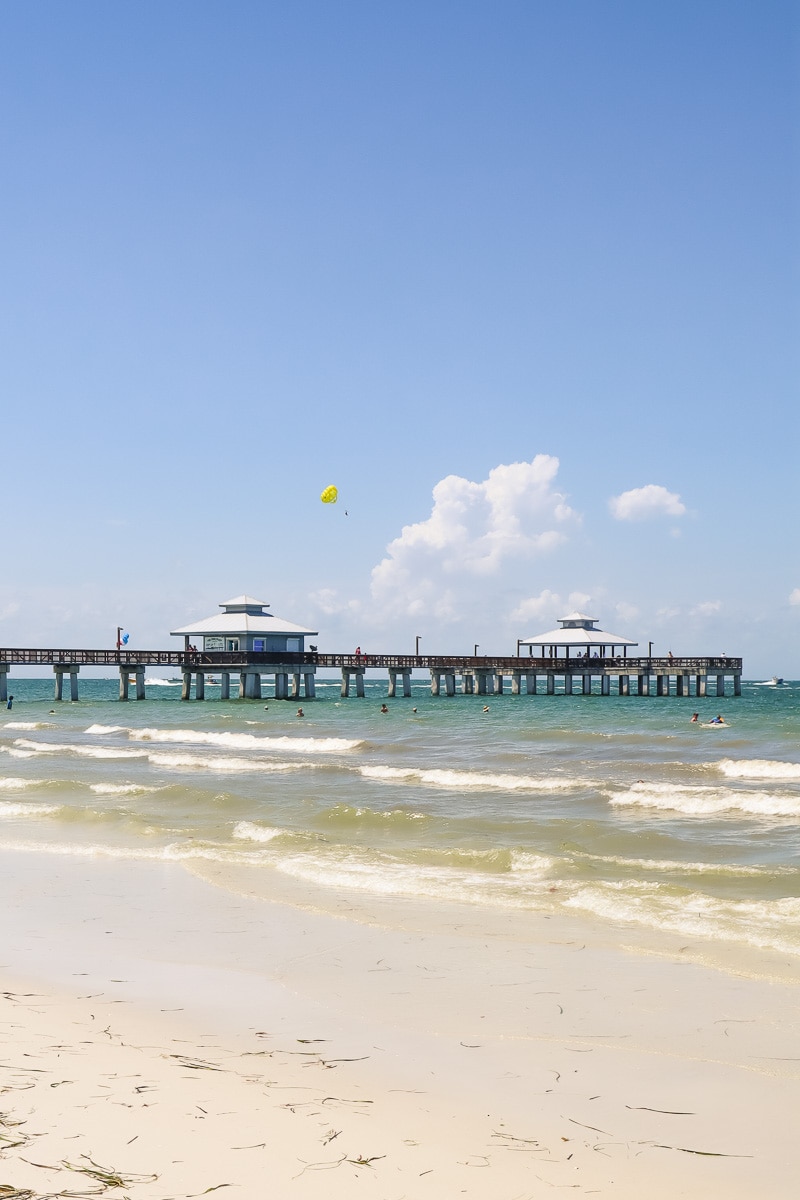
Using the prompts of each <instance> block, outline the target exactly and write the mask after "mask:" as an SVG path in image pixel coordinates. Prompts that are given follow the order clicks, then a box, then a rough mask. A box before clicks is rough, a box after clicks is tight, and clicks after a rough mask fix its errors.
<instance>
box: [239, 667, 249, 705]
mask: <svg viewBox="0 0 800 1200" xmlns="http://www.w3.org/2000/svg"><path fill="white" fill-rule="evenodd" d="M246 694H247V675H246V673H245V672H244V671H240V672H239V699H240V700H244V698H245V695H246Z"/></svg>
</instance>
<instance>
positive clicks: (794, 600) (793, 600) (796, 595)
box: [789, 588, 800, 604]
mask: <svg viewBox="0 0 800 1200" xmlns="http://www.w3.org/2000/svg"><path fill="white" fill-rule="evenodd" d="M789 603H790V604H800V588H795V589H794V591H793V592H791V593H790V595H789Z"/></svg>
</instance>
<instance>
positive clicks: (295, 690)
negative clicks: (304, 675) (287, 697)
mask: <svg viewBox="0 0 800 1200" xmlns="http://www.w3.org/2000/svg"><path fill="white" fill-rule="evenodd" d="M292 699H293V700H299V699H300V672H299V671H292Z"/></svg>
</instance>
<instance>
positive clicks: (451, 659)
mask: <svg viewBox="0 0 800 1200" xmlns="http://www.w3.org/2000/svg"><path fill="white" fill-rule="evenodd" d="M0 663H7V664H9V665H11V666H59V665H63V666H68V665H70V664H74V665H76V666H87V667H122V668H124V667H130V668H131V669H132V670H133V669H135V668H136V667H143V666H145V667H175V668H176V669H178V670H191V671H197V670H203V669H207V670H216V671H225V670H233V669H234V668H236V667H244V666H247V667H251V668H252V667H254V666H256V667H258V666H262V667H263V668H264V673H265V674H268V673H269V671H270V668H272V667H276V666H281V667H283V668H284V669H286V668H287V667H296V668H298V669H301V668H302V667H322V668H325V667H331V668H338V669H341V668H346V669H348V670H351V671H358V670H367V669H370V668H384V669H386V668H388V667H392V668H395V669H397V670H406V671H409V670H411V671H413V670H434V671H442V672H445V671H455V672H460V671H485V672H487V673H494V674H510V673H512V672H514V671H521V672H523V673H525V672H528V673H532V672H536V673H537V674H540V675H544V674H546V673H547V672H553V673H554V674H556V675H564V674H572V675H590V674H603V673H610V674H614V675H616V674H625V675H646V674H651V675H666V674H670V675H677V674H682V673H688V674H692V673H697V674H729V675H730V674H737V673H738V674H740V673H741V670H742V660H741V658H730V657H727V656H719V655H718V656H710V657H709V656H701V657H685V656H684V657H678V656H677V655H675V656H673V657H672V658H670V657H666V658H656V657H648V656H637V657H635V658H634V657H632V656H630V655H628V656H627V657H626V656H624V655H619V656H614V657H612V656H610V655H606V656H604V657H602V658H601V657H598V658H532V657H531V656H530V655H520V656H519V657H516V656H514V655H507V656H502V655H480V656H475V655H454V654H449V655H448V654H320V653H316V652H312V651H306V652H304V653H289V652H284V651H273V652H264V653H260V654H254V653H252V652H250V651H247V650H228V651H222V650H214V651H208V650H190V651H188V652H187V651H185V650H39V649H31V648H27V647H26V648H21V649H13V648H12V649H8V648H2V647H0Z"/></svg>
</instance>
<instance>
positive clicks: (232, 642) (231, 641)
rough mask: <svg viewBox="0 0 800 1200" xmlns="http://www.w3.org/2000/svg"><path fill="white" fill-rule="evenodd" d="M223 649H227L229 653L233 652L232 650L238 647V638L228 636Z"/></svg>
mask: <svg viewBox="0 0 800 1200" xmlns="http://www.w3.org/2000/svg"><path fill="white" fill-rule="evenodd" d="M225 649H226V650H228V651H229V652H230V653H233V652H234V651H236V650H238V649H239V639H238V638H228V640H227V644H226V646H225Z"/></svg>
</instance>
